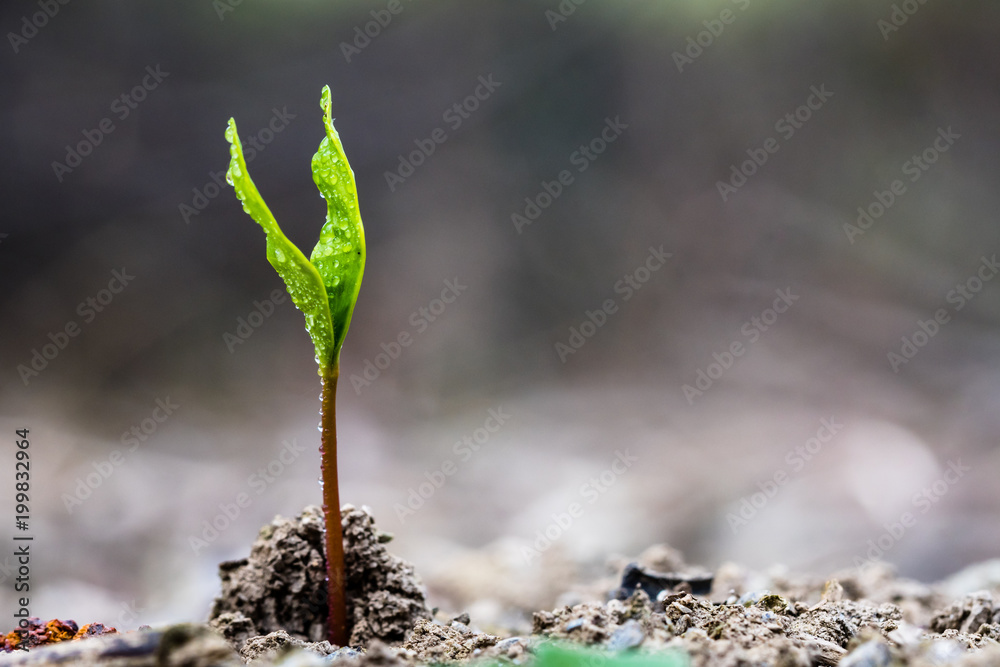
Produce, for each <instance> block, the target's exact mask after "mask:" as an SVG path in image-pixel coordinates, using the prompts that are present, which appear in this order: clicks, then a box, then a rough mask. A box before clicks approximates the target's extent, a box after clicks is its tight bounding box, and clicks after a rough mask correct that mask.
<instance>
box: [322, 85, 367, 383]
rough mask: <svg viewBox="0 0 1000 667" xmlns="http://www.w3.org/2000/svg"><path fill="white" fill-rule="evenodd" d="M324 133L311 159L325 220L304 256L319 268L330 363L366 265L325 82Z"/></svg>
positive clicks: (352, 191)
mask: <svg viewBox="0 0 1000 667" xmlns="http://www.w3.org/2000/svg"><path fill="white" fill-rule="evenodd" d="M320 107H322V109H323V125H324V126H325V128H326V137H325V138H324V139H323V141H321V142H320V144H319V150H318V151H317V152H316V155H314V156H313V159H312V172H313V180H314V181H315V182H316V187H318V188H319V192H320V194H321V195H322V196H323V199H325V200H326V224H324V225H323V229H322V230H321V231H320V234H319V242H318V243H317V244H316V247H315V248H313V251H312V255H310V257H309V259H310V261H311V262H312V263H313V265H314V266H315V267H316V269H317V270H318V271H319V274H320V276H321V277H322V278H323V284H324V285H325V286H326V294H327V298H328V299H329V303H330V313H331V315H332V316H333V347H334V354H335V355H336V356H335V358H334V363H335V364H339V361H340V348H341V346H343V344H344V337H345V336H346V335H347V329H348V327H349V326H350V324H351V315H352V314H353V312H354V304H355V303H356V302H357V300H358V291H359V290H360V289H361V277H362V275H363V274H364V270H365V252H366V251H365V228H364V226H363V225H362V224H361V214H360V212H359V210H358V189H357V186H356V184H355V182H354V172H353V171H352V170H351V165H350V164H349V163H348V162H347V156H346V155H344V146H343V145H342V144H341V143H340V135H339V134H338V133H337V130H336V129H334V127H333V119H332V118H331V102H330V86H323V94H322V97H321V100H320Z"/></svg>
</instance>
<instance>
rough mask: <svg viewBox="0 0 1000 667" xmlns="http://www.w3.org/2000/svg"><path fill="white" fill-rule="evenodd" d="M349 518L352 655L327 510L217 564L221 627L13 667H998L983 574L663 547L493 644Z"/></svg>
mask: <svg viewBox="0 0 1000 667" xmlns="http://www.w3.org/2000/svg"><path fill="white" fill-rule="evenodd" d="M341 522H342V526H343V531H344V543H345V551H346V566H347V584H348V585H347V593H348V601H349V612H350V618H351V619H352V622H353V626H352V634H351V642H352V644H354V646H352V647H335V646H331V645H330V644H329V643H328V642H326V641H322V638H323V637H324V636H325V625H326V610H327V609H326V597H325V595H326V593H325V592H326V583H325V565H324V559H323V518H322V514H321V512H320V510H319V508H317V507H308V508H306V510H305V511H304V512H303V513H302V514H301V515H300V516H298V517H296V518H295V519H281V518H278V519H275V521H274V522H272V523H271V524H270V525H268V526H265V527H264V528H263V529H261V531H260V534H259V535H258V538H257V540H256V541H255V542H254V545H253V548H252V549H251V553H250V556H249V557H248V558H244V559H241V560H238V561H233V562H228V563H223V564H222V565H221V566H220V575H221V577H222V595H221V596H220V597H219V598H218V599H217V600H216V602H215V605H214V606H213V609H212V619H211V622H210V626H211V627H212V628H214V629H215V631H213V630H211V629H209V627H206V626H198V625H180V626H172V627H170V628H166V629H162V630H151V631H146V632H135V633H126V634H125V635H112V636H110V637H98V638H96V639H90V640H88V641H86V642H62V643H61V644H57V645H56V646H53V647H44V648H40V649H39V651H38V652H37V653H36V652H32V653H31V654H22V655H21V656H17V657H14V658H13V661H12V662H11V663H10V664H15V665H21V664H24V665H27V664H32V665H53V666H54V665H57V664H66V663H68V662H72V663H73V664H81V665H94V666H95V667H96V666H97V665H115V666H116V667H139V666H140V665H141V666H143V667H146V666H148V665H154V664H155V665H186V666H188V667H202V666H204V667H209V666H210V665H211V666H220V665H225V666H232V667H238V666H239V665H241V664H246V663H250V664H253V665H261V666H262V667H263V666H267V665H275V666H281V667H320V666H321V665H329V664H330V663H332V662H336V663H337V664H338V665H340V667H416V666H420V665H431V664H438V665H440V664H449V663H451V664H469V663H473V662H476V661H487V662H484V663H483V664H492V665H496V664H498V663H499V664H507V665H525V666H527V667H553V665H555V664H557V663H556V662H552V661H549V662H546V658H545V657H544V655H543V654H542V652H541V651H540V650H539V647H540V646H542V645H543V644H547V643H549V642H552V641H556V642H567V643H572V644H577V645H582V646H585V647H587V648H589V649H590V650H591V651H592V652H593V653H592V655H591V656H589V657H587V658H586V659H583V658H581V659H580V660H582V661H583V662H587V663H591V662H592V663H593V664H598V663H603V662H608V667H616V666H615V664H614V661H615V658H616V657H620V656H628V655H634V654H640V655H642V654H659V655H666V654H671V655H673V656H675V657H674V658H664V662H663V664H664V665H667V664H680V663H678V662H677V660H678V659H680V660H681V661H682V662H683V663H686V664H690V665H691V667H709V666H711V667H716V666H718V667H746V666H749V665H755V666H756V665H761V666H763V665H774V666H775V667H814V666H816V665H840V666H841V667H930V666H932V665H959V666H962V667H979V666H984V667H985V666H986V665H1000V585H998V583H997V581H996V580H995V579H989V578H983V577H978V578H977V576H973V574H974V572H976V571H978V570H975V568H970V569H969V570H968V571H967V572H963V573H961V574H960V575H957V576H956V577H954V578H953V580H952V581H951V582H950V583H942V584H938V585H927V584H921V583H919V582H915V581H910V580H906V579H901V578H898V577H896V576H895V575H894V573H893V571H892V569H891V568H890V567H889V566H887V565H885V564H881V563H874V564H871V565H870V566H866V567H864V568H860V569H854V570H849V571H844V572H839V573H834V574H833V575H832V576H831V577H829V578H819V577H814V576H801V575H792V574H788V573H785V572H783V571H781V570H774V571H771V572H766V573H760V572H751V571H749V570H747V569H745V568H742V567H739V566H737V565H734V564H725V565H723V566H721V567H720V568H719V569H718V570H716V571H715V572H714V573H707V572H703V571H697V570H693V569H692V568H690V567H688V566H687V565H685V564H684V562H683V557H682V556H681V554H679V553H678V552H676V551H674V550H672V549H670V548H669V547H666V546H662V545H661V546H656V547H653V548H651V549H650V550H648V551H647V552H646V553H645V554H643V556H641V557H640V558H639V560H638V561H637V562H636V563H624V562H621V563H619V564H618V566H617V573H618V576H617V578H616V579H615V580H600V581H599V582H598V583H594V582H580V583H581V584H583V585H582V587H581V589H588V590H590V591H593V592H597V593H598V595H597V596H595V597H593V598H591V599H589V600H581V599H580V598H579V597H578V598H577V603H576V604H572V605H566V606H562V607H560V608H557V609H553V610H542V611H535V612H534V614H533V616H532V626H531V630H530V632H529V631H528V629H527V627H524V628H522V630H523V632H521V633H514V632H510V631H505V630H504V629H503V628H491V630H492V633H491V634H488V633H485V632H482V631H480V630H479V629H477V628H476V626H475V625H474V623H473V619H470V618H469V615H468V614H464V613H463V614H460V615H458V616H455V617H452V618H450V620H448V617H447V616H445V615H442V614H438V613H437V612H435V615H434V617H432V615H431V612H429V611H428V610H427V607H426V603H425V599H424V592H423V588H422V586H421V583H420V580H419V579H418V578H417V577H416V575H415V573H414V571H413V568H412V567H411V566H410V565H409V564H407V563H406V562H404V561H402V560H400V559H398V558H396V557H395V556H393V555H391V554H390V553H389V552H388V551H387V550H386V547H385V544H386V542H387V541H388V539H389V538H388V536H387V535H386V534H384V533H381V532H380V531H378V530H377V528H376V527H375V523H374V520H373V519H372V517H371V514H370V513H369V512H368V511H367V510H365V509H360V510H359V509H355V508H354V507H351V506H345V507H344V508H343V510H342V512H341ZM956 581H962V582H963V583H962V587H961V589H962V591H963V592H964V591H966V590H975V588H978V587H980V586H981V587H982V590H980V591H978V592H973V593H969V594H965V595H964V596H963V597H960V599H958V600H955V599H954V595H956V594H959V595H961V593H960V592H959V590H958V589H959V587H957V586H956V584H955V582H956ZM970 581H971V583H970ZM52 623H55V624H57V625H52ZM60 623H61V622H51V623H50V624H46V625H45V626H44V627H45V628H49V626H52V627H51V628H49V629H48V630H45V631H44V632H43V631H42V627H43V626H42V625H41V624H40V623H36V625H37V626H38V627H37V628H36V630H37V632H36V635H41V634H46V636H49V635H52V636H53V637H59V638H69V637H70V636H77V635H79V632H82V631H79V632H78V631H77V630H76V627H75V624H72V625H70V623H68V622H67V623H62V624H61V625H60ZM216 631H218V632H220V633H221V634H222V636H219V634H216ZM511 635H513V636H511ZM223 636H224V637H225V639H223ZM539 656H542V657H539ZM677 656H680V658H677ZM557 662H558V661H557ZM558 664H563V663H558ZM649 664H652V663H649ZM620 665H624V663H620Z"/></svg>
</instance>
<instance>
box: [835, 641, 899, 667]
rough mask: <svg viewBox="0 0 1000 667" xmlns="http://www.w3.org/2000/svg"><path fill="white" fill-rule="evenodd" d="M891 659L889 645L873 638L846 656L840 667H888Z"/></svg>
mask: <svg viewBox="0 0 1000 667" xmlns="http://www.w3.org/2000/svg"><path fill="white" fill-rule="evenodd" d="M891 661H892V653H890V652H889V647H888V646H886V644H885V643H884V642H882V641H880V640H878V639H873V640H871V641H867V642H865V643H864V644H862V645H861V646H859V647H857V648H856V649H854V650H853V651H851V652H850V653H848V654H847V655H846V656H844V658H843V659H842V660H841V661H840V667H887V665H888V664H889V663H890V662H891Z"/></svg>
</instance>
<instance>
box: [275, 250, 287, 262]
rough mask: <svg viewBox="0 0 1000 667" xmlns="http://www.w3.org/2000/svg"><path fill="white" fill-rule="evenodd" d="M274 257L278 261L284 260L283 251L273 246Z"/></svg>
mask: <svg viewBox="0 0 1000 667" xmlns="http://www.w3.org/2000/svg"><path fill="white" fill-rule="evenodd" d="M274 258H275V259H276V260H278V261H279V262H284V261H285V253H283V252H281V250H279V249H277V248H275V249H274Z"/></svg>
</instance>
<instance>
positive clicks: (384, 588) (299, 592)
mask: <svg viewBox="0 0 1000 667" xmlns="http://www.w3.org/2000/svg"><path fill="white" fill-rule="evenodd" d="M341 525H342V528H343V534H344V550H345V554H344V565H345V569H346V577H347V614H348V619H349V620H350V623H351V638H350V643H351V645H353V646H367V645H368V644H369V643H371V642H372V641H373V640H376V639H377V640H381V641H384V642H401V641H403V639H404V638H405V636H406V633H407V632H408V631H410V630H412V629H413V628H414V627H415V626H416V625H417V622H418V621H419V620H420V619H426V618H430V611H429V610H428V609H427V604H426V600H425V595H424V590H423V585H422V584H421V582H420V579H419V578H418V577H417V576H416V574H415V573H414V571H413V566H412V565H410V564H409V563H407V562H405V561H403V560H401V559H399V558H397V557H396V556H393V555H392V554H391V553H389V551H388V550H387V549H386V546H385V544H386V543H387V542H388V541H389V540H390V539H391V536H390V535H388V534H387V533H383V532H381V531H379V530H377V529H376V527H375V520H374V519H373V518H372V516H371V514H370V513H369V512H368V510H367V509H366V508H361V509H355V508H354V507H353V506H351V505H345V506H344V507H343V508H342V509H341ZM323 535H324V523H323V513H322V510H321V509H320V508H319V507H316V506H310V507H307V508H306V509H305V510H304V511H303V512H302V514H300V515H299V516H298V517H296V518H295V519H284V518H281V517H278V518H276V519H275V520H274V521H272V522H271V523H270V524H269V525H267V526H264V527H263V528H262V529H261V530H260V533H259V534H258V536H257V539H256V540H255V541H254V544H253V546H252V548H251V550H250V556H249V557H248V558H241V559H240V560H236V561H228V562H224V563H222V564H221V565H219V576H220V578H221V579H222V594H221V595H220V596H219V597H218V598H216V600H215V603H214V604H213V605H212V611H211V613H210V620H209V623H210V625H211V626H212V627H214V628H216V629H217V630H219V631H220V632H221V633H222V634H223V636H225V637H226V638H227V639H228V640H229V641H230V642H231V643H232V644H233V646H234V647H235V648H236V649H237V650H239V649H241V648H243V646H244V644H246V643H248V641H249V640H251V639H252V638H253V637H257V636H261V635H269V634H270V633H274V632H277V631H283V632H285V633H287V635H288V637H289V638H291V639H295V640H299V641H306V642H312V643H316V642H322V641H323V639H324V638H325V637H326V635H327V632H326V622H327V615H328V606H327V584H326V559H325V556H324V547H323V544H324V538H323ZM320 652H322V649H320ZM324 654H325V653H324Z"/></svg>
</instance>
